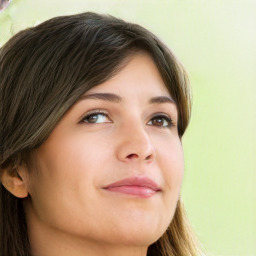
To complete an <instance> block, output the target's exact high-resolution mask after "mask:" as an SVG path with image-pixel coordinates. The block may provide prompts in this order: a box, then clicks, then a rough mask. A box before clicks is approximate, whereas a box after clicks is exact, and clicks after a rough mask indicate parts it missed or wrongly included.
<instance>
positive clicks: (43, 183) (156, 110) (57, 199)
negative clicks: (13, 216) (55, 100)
mask: <svg viewBox="0 0 256 256" xmlns="http://www.w3.org/2000/svg"><path fill="white" fill-rule="evenodd" d="M34 160H35V163H36V168H35V169H36V170H32V171H30V172H29V174H28V181H27V188H28V191H29V194H30V196H31V199H28V200H27V202H26V204H25V209H26V212H27V218H28V226H29V230H30V231H29V232H30V234H31V236H30V237H31V239H32V240H33V237H36V235H38V233H37V232H38V230H40V232H41V233H42V232H44V231H45V232H46V234H48V235H49V238H50V237H51V235H52V234H53V233H54V234H55V235H56V234H65V235H67V236H69V235H70V237H79V238H82V239H84V241H88V242H91V243H93V242H97V243H98V244H100V243H102V244H103V243H105V244H115V243H118V244H124V245H128V244H133V245H140V246H142V245H143V246H144V245H147V246H148V245H149V244H151V243H153V242H154V241H156V240H157V239H158V238H159V237H160V236H161V235H162V234H163V233H164V232H165V230H166V228H167V227H168V225H169V223H170V221H171V220H172V217H173V214H174V212H175V208H176V204H177V200H178V197H179V192H180V187H181V182H182V177H183V150H182V145H181V141H180V139H179V136H178V130H177V107H176V105H175V103H174V102H173V101H172V98H171V96H170V94H169V93H168V90H167V89H166V87H165V85H164V82H163V80H162V78H161V76H160V74H159V72H158V70H157V68H156V66H155V64H154V62H153V61H152V59H151V58H150V57H149V55H147V54H146V53H137V54H136V55H134V56H133V57H132V58H131V60H130V61H129V62H128V64H127V65H126V66H125V67H124V68H123V69H122V71H120V72H119V73H118V74H117V75H115V76H114V77H112V78H111V79H110V80H108V81H106V82H104V83H103V84H100V85H99V86H96V87H94V88H92V89H90V90H89V91H87V92H86V93H85V94H84V95H83V97H81V99H80V100H79V101H78V102H77V103H76V104H75V105H74V106H73V107H72V108H71V109H70V110H69V111H68V112H67V113H66V115H65V116H64V117H63V118H62V120H61V121H60V122H59V123H58V125H57V126H56V128H55V129H54V130H53V132H52V133H51V135H50V136H49V138H48V139H47V140H46V141H45V143H44V144H43V145H42V146H40V147H39V148H38V150H36V152H35V154H34ZM40 232H39V233H40ZM47 232H48V233H47Z"/></svg>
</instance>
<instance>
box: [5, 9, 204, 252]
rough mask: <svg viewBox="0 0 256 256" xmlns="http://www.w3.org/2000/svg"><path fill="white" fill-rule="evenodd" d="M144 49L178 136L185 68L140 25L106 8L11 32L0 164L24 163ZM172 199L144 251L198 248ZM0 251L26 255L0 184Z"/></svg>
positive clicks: (183, 121)
mask: <svg viewBox="0 0 256 256" xmlns="http://www.w3.org/2000/svg"><path fill="white" fill-rule="evenodd" d="M139 50H143V51H147V52H148V54H150V55H151V57H152V58H153V60H154V62H155V64H156V66H157V68H158V70H159V72H160V74H161V75H162V78H163V81H164V82H165V84H166V87H167V88H168V90H169V92H170V94H171V95H172V97H173V98H174V100H175V102H176V103H177V107H178V115H179V116H178V132H179V136H180V137H182V135H183V133H184V131H185V129H186V127H187V125H188V123H189V119H190V110H191V99H190V89H189V84H188V80H187V76H186V73H185V71H184V69H183V67H182V65H181V64H180V62H179V61H178V60H177V58H176V57H175V56H174V54H173V53H172V52H171V51H170V50H169V49H168V48H167V47H166V46H165V45H164V44H163V43H162V42H161V41H160V40H159V39H158V38H157V37H156V36H155V35H154V34H152V33H151V32H149V31H148V30H146V29H145V28H143V27H141V26H139V25H136V24H132V23H127V22H125V21H123V20H121V19H117V18H114V17H112V16H109V15H99V14H96V13H91V12H87V13H82V14H77V15H70V16H61V17H56V18H53V19H50V20H48V21H46V22H44V23H42V24H40V25H38V26H36V27H32V28H29V29H26V30H23V31H21V32H19V33H18V34H16V35H15V36H13V37H12V38H11V39H10V40H9V41H8V42H7V43H6V44H5V45H4V46H3V47H2V48H1V49H0V99H1V102H0V106H1V107H0V110H1V113H0V129H1V142H0V171H1V170H3V169H6V168H7V169H9V170H10V171H11V170H12V169H13V168H14V166H15V165H16V164H17V163H21V162H22V163H27V164H28V163H29V157H30V153H31V152H32V151H33V149H35V148H37V147H39V146H40V145H41V144H42V143H43V142H44V141H45V140H46V139H47V137H48V136H49V134H50V133H51V132H52V130H53V129H54V127H55V126H56V124H57V123H58V122H59V120H60V119H61V118H62V116H63V115H64V114H65V113H66V111H67V110H68V109H69V108H70V107H71V106H72V105H73V104H74V103H75V102H76V101H77V100H78V99H79V97H80V96H81V95H82V94H84V93H85V92H86V91H87V90H89V89H90V88H92V87H94V86H96V85H98V84H100V83H102V82H104V81H106V80H108V79H109V78H110V77H112V76H113V75H115V74H116V73H117V72H118V71H119V70H120V69H121V68H122V66H123V64H124V62H125V60H126V59H127V58H128V57H129V56H132V55H133V54H134V53H135V52H136V51H139ZM195 241H196V240H195V237H194V235H193V233H192V232H191V230H190V228H189V224H188V222H187V220H186V216H185V212H184V209H183V206H182V204H181V202H180V200H179V201H178V204H177V208H176V212H175V215H174V218H173V220H172V222H171V224H170V226H169V227H168V229H167V230H166V232H165V233H164V235H163V236H162V237H161V238H160V239H159V240H158V241H156V242H155V243H154V244H152V245H150V247H149V249H148V255H151V256H167V255H168V256H192V255H193V256H195V255H200V252H199V249H198V246H197V244H196V242H195ZM0 255H1V256H6V255H11V256H18V255H24V256H29V255H31V252H30V246H29V239H28V233H27V226H26V219H25V214H24V210H23V203H22V199H19V198H16V197H14V196H13V195H12V194H11V193H9V192H8V191H7V190H6V189H5V188H4V187H3V186H2V185H1V189H0Z"/></svg>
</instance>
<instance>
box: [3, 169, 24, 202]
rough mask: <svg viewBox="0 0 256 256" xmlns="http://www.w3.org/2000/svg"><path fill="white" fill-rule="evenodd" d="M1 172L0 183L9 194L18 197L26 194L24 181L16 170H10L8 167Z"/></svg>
mask: <svg viewBox="0 0 256 256" xmlns="http://www.w3.org/2000/svg"><path fill="white" fill-rule="evenodd" d="M1 172H2V173H1V183H2V184H3V186H4V187H5V188H6V189H7V190H8V191H9V192H10V193H11V194H13V195H14V196H16V197H18V198H25V197H27V196H28V190H27V187H26V184H25V181H24V179H23V178H22V177H21V176H20V175H19V174H18V172H17V171H16V170H14V171H12V172H11V171H10V170H8V169H4V170H1Z"/></svg>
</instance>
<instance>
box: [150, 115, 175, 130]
mask: <svg viewBox="0 0 256 256" xmlns="http://www.w3.org/2000/svg"><path fill="white" fill-rule="evenodd" d="M148 124H149V125H153V126H157V127H161V128H162V127H164V128H165V127H170V126H172V125H173V123H172V120H171V118H169V117H168V116H165V115H159V116H155V117H153V118H152V119H151V120H150V121H149V122H148Z"/></svg>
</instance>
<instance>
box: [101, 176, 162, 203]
mask: <svg viewBox="0 0 256 256" xmlns="http://www.w3.org/2000/svg"><path fill="white" fill-rule="evenodd" d="M103 189H104V190H106V191H109V192H114V193H121V194H126V195H131V196H135V197H140V198H148V197H151V196H153V195H155V194H156V193H158V192H161V188H160V187H159V186H158V185H157V183H156V182H154V181H153V180H151V179H150V178H148V177H140V176H135V177H130V178H126V179H122V180H119V181H117V182H114V183H112V184H109V185H107V186H105V187H103Z"/></svg>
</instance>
